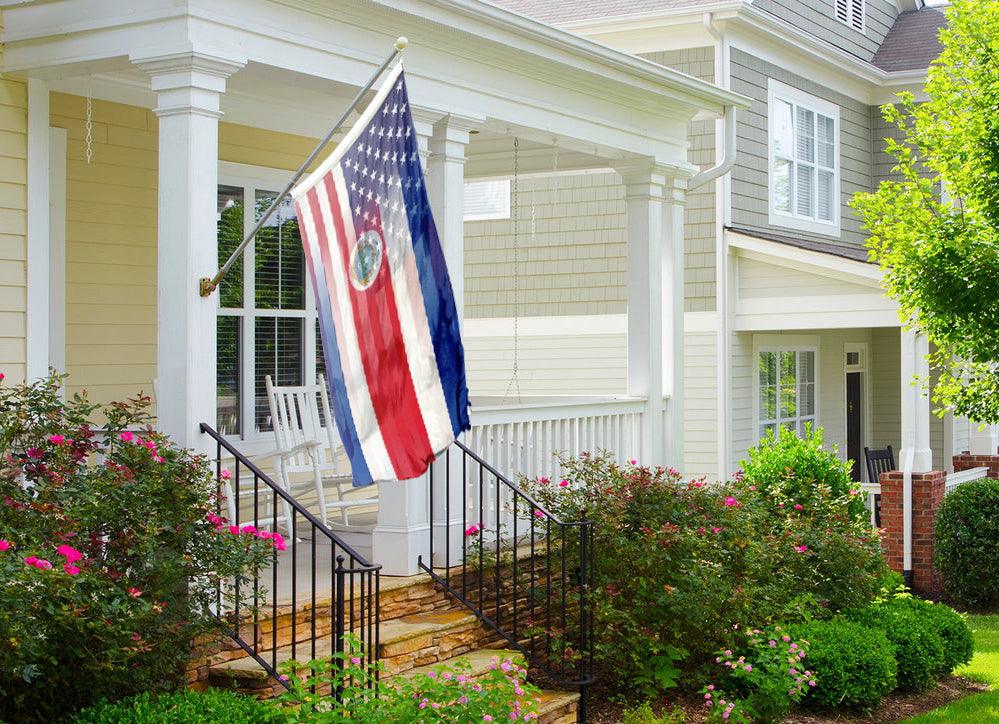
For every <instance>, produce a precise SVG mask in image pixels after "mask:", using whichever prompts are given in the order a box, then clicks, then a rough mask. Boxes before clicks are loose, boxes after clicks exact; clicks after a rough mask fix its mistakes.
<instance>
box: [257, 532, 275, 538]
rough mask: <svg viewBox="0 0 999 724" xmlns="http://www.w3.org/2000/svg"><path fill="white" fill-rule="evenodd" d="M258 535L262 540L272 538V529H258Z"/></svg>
mask: <svg viewBox="0 0 999 724" xmlns="http://www.w3.org/2000/svg"><path fill="white" fill-rule="evenodd" d="M256 536H257V538H259V539H260V540H270V538H271V537H272V536H271V534H270V531H266V530H258V531H257V532H256Z"/></svg>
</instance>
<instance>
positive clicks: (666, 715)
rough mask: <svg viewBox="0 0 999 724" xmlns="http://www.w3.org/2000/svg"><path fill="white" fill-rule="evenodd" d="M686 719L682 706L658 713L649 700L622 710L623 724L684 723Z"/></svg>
mask: <svg viewBox="0 0 999 724" xmlns="http://www.w3.org/2000/svg"><path fill="white" fill-rule="evenodd" d="M685 719H686V718H685V716H684V713H683V710H682V709H681V708H680V707H675V708H673V709H671V710H669V711H665V710H664V711H663V712H662V713H660V714H656V713H655V712H654V711H653V710H652V704H650V703H649V702H647V701H646V702H643V703H641V704H639V705H638V706H635V707H630V708H626V709H625V710H624V711H622V712H621V724H683V722H684V721H685Z"/></svg>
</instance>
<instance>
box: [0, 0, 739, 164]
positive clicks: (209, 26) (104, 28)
mask: <svg viewBox="0 0 999 724" xmlns="http://www.w3.org/2000/svg"><path fill="white" fill-rule="evenodd" d="M397 35H406V36H408V37H409V39H410V45H409V49H408V50H407V52H406V62H407V73H408V76H409V86H410V90H411V93H412V96H413V97H414V98H419V99H420V103H421V105H425V106H427V107H428V108H433V109H434V110H435V111H440V112H443V113H450V114H454V115H457V116H463V117H481V118H484V119H485V123H484V128H485V129H487V130H493V131H498V132H503V133H506V134H510V135H519V136H520V137H522V138H528V139H530V138H532V137H534V138H535V139H536V140H543V141H544V142H546V143H550V142H551V139H552V136H553V135H557V136H559V137H560V138H564V139H566V140H565V143H564V148H565V149H566V150H572V151H577V152H585V153H586V154H588V155H590V156H592V157H597V158H610V159H626V158H629V157H636V156H641V157H653V158H656V159H657V160H658V161H659V162H661V163H667V164H673V165H675V166H676V168H677V169H678V170H682V171H684V172H686V173H690V172H692V171H694V170H695V169H693V167H690V166H689V165H688V164H687V161H686V153H687V142H686V124H687V123H688V122H689V120H690V119H691V118H694V117H705V116H707V117H710V116H720V115H721V114H722V113H723V112H724V109H725V107H726V106H730V105H736V106H739V107H748V100H747V99H745V98H743V97H742V96H739V95H738V94H734V93H731V92H728V91H724V90H721V89H718V88H716V87H714V86H712V85H711V84H708V83H705V82H702V81H700V80H697V79H695V78H692V77H690V76H687V75H684V74H682V73H678V72H676V71H672V70H669V69H666V68H662V67H660V66H658V65H656V64H654V63H651V62H648V61H644V60H642V59H638V58H635V57H632V56H630V55H628V54H626V53H621V52H618V51H615V50H612V49H610V48H607V47H605V46H602V45H599V44H598V43H594V42H592V41H589V40H585V39H583V38H580V37H578V36H575V35H572V34H571V33H567V32H565V31H561V30H557V29H555V28H552V27H550V26H547V25H545V24H543V23H539V22H536V21H533V20H530V19H528V18H525V17H523V16H520V15H518V14H516V13H513V12H510V11H508V10H505V9H503V8H499V7H496V6H494V5H491V4H489V3H486V2H482V0H403V1H401V2H399V1H393V2H389V1H388V0H369V1H365V2H354V1H351V2H347V1H346V0H337V1H335V2H322V3H320V2H314V1H312V0H288V2H282V3H278V2H274V0H218V1H217V2H213V3H212V4H211V6H210V8H209V7H207V6H205V5H203V4H197V3H194V2H174V1H173V0H143V2H140V3H137V4H136V5H134V6H133V8H132V10H131V11H130V12H128V13H123V12H122V10H121V6H120V3H118V2H114V1H111V0H55V1H49V2H44V1H39V2H29V3H25V4H21V5H17V6H14V7H9V8H6V9H5V10H4V30H3V33H2V35H0V41H2V42H3V44H4V58H3V65H4V70H5V72H17V73H23V74H26V75H28V76H30V77H36V78H42V79H46V80H49V81H50V82H51V83H52V84H53V87H56V86H57V85H58V84H62V85H61V86H60V89H62V90H72V89H73V88H72V84H73V83H74V82H75V83H76V86H75V90H76V91H77V92H79V91H80V90H82V88H83V87H84V83H85V82H88V81H85V80H84V79H85V78H89V79H90V80H89V82H90V83H95V84H97V85H99V86H100V87H101V88H102V91H104V92H102V93H101V95H103V96H105V97H108V99H109V100H120V101H123V102H131V103H137V102H138V101H140V99H143V98H144V100H143V101H142V102H140V103H139V104H141V105H144V106H146V107H152V106H153V105H155V99H154V98H153V95H152V93H151V92H150V91H149V87H148V79H147V78H146V77H145V76H144V74H142V73H141V72H140V71H138V70H137V69H136V68H135V66H134V65H133V61H135V60H138V59H140V58H145V57H152V56H162V55H169V54H173V53H182V52H187V53H200V54H204V55H207V56H212V57H219V58H223V59H227V60H231V61H233V62H236V63H238V64H241V65H242V64H245V66H246V67H245V68H244V69H243V70H241V71H240V72H238V73H236V74H235V75H233V77H232V78H231V79H230V80H229V86H228V89H227V92H226V94H225V97H224V98H223V99H222V110H223V111H224V112H225V113H226V117H227V120H229V121H232V122H236V123H247V124H252V125H257V126H262V127H268V128H274V130H283V131H291V132H295V133H299V134H303V135H317V134H319V133H320V131H321V130H323V128H324V127H325V125H326V124H327V123H328V122H329V117H330V115H331V111H332V110H334V109H335V107H336V106H337V105H338V104H337V100H338V99H341V98H342V99H343V100H342V102H341V103H340V104H339V105H344V104H345V102H346V99H347V98H348V97H349V96H350V95H351V94H352V89H353V88H356V87H357V86H360V85H363V82H364V80H365V79H366V78H367V76H368V75H369V74H370V73H371V70H372V68H373V67H374V66H375V65H377V63H378V62H379V61H380V59H381V57H383V55H384V53H385V52H386V50H387V49H389V48H391V44H392V41H393V40H394V38H395V37H396V36H397ZM275 71H280V72H281V74H282V78H281V80H280V81H278V82H275ZM66 84H69V85H70V87H66ZM261 96H263V97H264V98H266V99H267V101H268V102H267V103H264V104H261V103H259V101H260V99H261ZM254 101H257V102H254ZM331 101H332V102H331ZM262 106H263V107H262ZM267 107H270V108H271V109H273V110H272V111H271V112H270V113H269V112H268V110H267ZM261 119H263V121H262V120H261ZM275 126H279V128H275Z"/></svg>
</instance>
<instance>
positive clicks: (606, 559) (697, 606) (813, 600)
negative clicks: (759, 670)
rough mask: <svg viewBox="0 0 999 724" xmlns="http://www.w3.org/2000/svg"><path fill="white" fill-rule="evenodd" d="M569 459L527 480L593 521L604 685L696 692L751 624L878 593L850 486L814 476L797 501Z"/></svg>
mask: <svg viewBox="0 0 999 724" xmlns="http://www.w3.org/2000/svg"><path fill="white" fill-rule="evenodd" d="M768 444H769V443H768ZM799 459H800V458H799V457H796V456H792V457H790V458H789V459H788V460H787V463H786V465H784V466H783V467H781V468H780V469H781V470H782V471H784V472H783V473H782V474H783V475H785V476H786V475H787V474H788V473H787V470H788V469H790V470H792V471H793V469H794V465H795V464H797V462H798V461H799ZM774 464H775V465H776V463H774ZM563 465H564V469H565V470H566V472H565V477H566V480H567V481H568V482H567V484H566V485H564V486H563V485H560V484H559V483H557V482H553V481H551V480H549V479H547V478H539V479H537V480H525V481H522V485H524V487H525V488H526V489H527V490H528V491H529V492H530V493H531V494H532V496H534V497H535V498H536V499H537V500H538V501H539V502H540V503H541V504H542V505H544V506H545V507H546V508H547V509H549V510H551V511H552V512H554V513H555V514H556V515H558V516H559V517H560V518H562V519H563V520H579V519H580V518H582V517H583V516H584V515H585V516H586V517H588V518H590V519H591V520H593V522H594V535H595V538H596V540H595V544H594V545H593V547H592V552H593V556H594V565H593V568H592V569H591V570H592V576H593V584H594V590H593V596H592V599H591V600H592V606H593V614H594V617H595V626H596V630H597V631H598V632H599V636H598V637H597V640H596V642H595V657H596V661H597V664H598V665H599V667H600V677H601V680H602V681H604V682H607V683H609V684H611V685H614V686H617V687H618V688H619V689H621V690H627V691H631V692H635V693H637V694H638V695H640V696H644V697H645V698H650V699H651V698H654V697H656V696H657V695H659V694H660V693H661V691H662V690H663V689H667V688H669V687H672V686H676V685H678V684H680V683H681V682H682V684H683V685H684V686H689V687H691V688H695V687H697V686H699V685H700V684H702V683H704V682H705V681H706V680H707V676H708V674H709V672H710V670H711V669H712V668H713V659H714V652H715V651H718V650H719V649H721V650H724V649H731V648H738V645H739V644H741V643H742V641H743V637H742V634H741V633H740V632H741V631H743V630H745V628H746V627H747V626H752V627H756V628H764V627H768V626H771V625H773V624H776V623H780V622H784V623H793V622H797V621H801V620H807V619H809V618H814V617H819V618H829V617H831V616H833V615H834V614H835V613H836V612H838V611H840V610H844V609H849V608H857V607H863V606H865V605H866V604H867V603H869V602H870V601H871V600H873V599H874V597H875V596H876V595H877V594H878V592H879V591H880V588H881V583H882V579H883V575H884V571H885V565H884V561H883V559H882V556H881V551H880V546H879V542H878V540H877V538H876V536H875V535H874V533H873V532H872V531H871V528H870V524H869V522H868V521H867V519H866V517H864V516H855V515H853V513H852V510H851V507H852V506H853V504H854V502H855V497H856V496H854V497H851V496H850V495H849V491H847V495H838V494H834V493H833V492H832V490H831V489H830V488H829V487H828V486H826V485H824V484H820V485H819V486H818V487H817V488H816V490H814V491H811V493H810V494H809V496H808V497H807V499H806V498H804V497H803V498H802V500H804V501H805V502H804V503H796V502H791V499H790V498H785V497H782V496H776V495H774V494H772V493H771V492H768V491H769V490H771V488H772V487H773V486H771V487H767V488H763V487H761V486H760V485H758V484H756V483H753V482H751V481H749V480H748V479H741V480H740V479H737V480H733V481H729V482H725V483H718V484H710V483H707V482H706V481H704V480H692V481H685V480H683V479H682V478H681V476H680V474H679V472H678V471H676V470H673V469H664V468H645V467H641V466H639V465H637V464H628V465H618V464H617V463H616V462H614V461H613V460H612V459H610V458H609V457H608V456H602V455H595V456H594V455H585V454H584V455H582V456H580V457H579V458H578V459H571V460H566V461H564V462H563ZM785 501H787V502H785ZM569 554H570V555H573V554H574V552H573V550H572V549H570V551H569ZM622 562H626V563H627V565H623V564H622ZM569 595H574V594H573V593H572V592H569ZM554 634H555V635H556V636H557V634H558V632H557V631H556V632H554Z"/></svg>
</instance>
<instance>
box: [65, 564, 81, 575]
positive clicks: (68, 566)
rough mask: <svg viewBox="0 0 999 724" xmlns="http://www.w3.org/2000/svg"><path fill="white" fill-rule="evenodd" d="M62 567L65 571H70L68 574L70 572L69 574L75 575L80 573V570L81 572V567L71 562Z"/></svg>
mask: <svg viewBox="0 0 999 724" xmlns="http://www.w3.org/2000/svg"><path fill="white" fill-rule="evenodd" d="M62 569H63V570H64V571H66V573H68V574H69V575H71V576H75V575H76V574H77V573H79V572H80V569H79V568H77V567H76V566H74V565H72V564H70V563H67V564H66V565H64V566H63V567H62Z"/></svg>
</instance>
